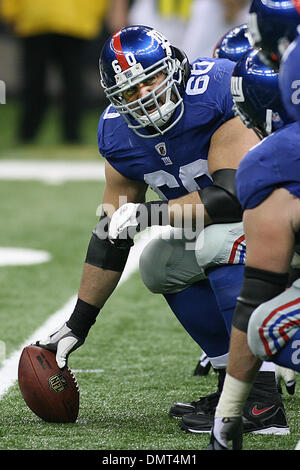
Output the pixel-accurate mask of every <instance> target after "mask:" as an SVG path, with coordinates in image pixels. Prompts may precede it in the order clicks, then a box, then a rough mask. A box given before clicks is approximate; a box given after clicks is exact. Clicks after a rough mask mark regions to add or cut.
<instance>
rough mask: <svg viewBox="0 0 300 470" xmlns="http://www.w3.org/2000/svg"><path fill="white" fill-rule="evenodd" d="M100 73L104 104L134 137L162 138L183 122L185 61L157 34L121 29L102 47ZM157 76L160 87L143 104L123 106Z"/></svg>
mask: <svg viewBox="0 0 300 470" xmlns="http://www.w3.org/2000/svg"><path fill="white" fill-rule="evenodd" d="M99 68H100V77H101V84H102V86H103V88H104V92H105V94H106V96H107V98H108V99H109V100H110V102H111V103H112V105H113V106H114V108H115V110H116V111H117V112H118V113H119V114H121V115H122V116H123V117H124V119H125V121H126V122H127V125H128V127H129V128H130V129H132V130H133V131H134V132H135V133H136V134H137V135H139V136H141V137H144V138H149V137H155V136H157V135H160V134H164V133H165V132H166V131H167V130H169V129H170V128H171V127H173V126H174V125H175V124H176V123H177V122H178V121H179V119H180V118H181V116H182V114H183V110H184V105H183V99H182V95H183V92H184V85H185V82H186V79H187V76H188V74H189V64H188V60H187V57H186V56H185V54H184V53H183V52H182V51H180V50H179V49H177V48H175V47H174V46H172V45H171V44H170V42H169V41H168V40H167V39H166V38H165V37H164V36H163V35H162V34H161V33H159V32H158V31H156V30H154V29H153V28H151V27H148V26H129V27H126V28H122V29H120V30H119V31H117V32H116V33H115V34H114V35H113V36H112V37H111V38H110V39H109V40H108V41H107V42H106V43H105V45H104V47H103V49H102V52H101V55H100V59H99ZM159 73H161V74H163V81H162V82H160V83H159V85H158V86H156V87H155V88H153V89H152V90H151V91H150V92H149V93H147V94H146V96H143V97H142V98H137V99H134V100H130V102H127V101H126V99H125V97H124V93H125V92H127V91H128V90H131V89H132V90H133V91H134V90H135V88H137V85H138V84H140V83H144V82H145V81H146V80H149V79H151V77H154V76H157V74H159ZM149 126H150V127H149ZM145 128H148V129H147V130H145ZM149 129H150V132H149Z"/></svg>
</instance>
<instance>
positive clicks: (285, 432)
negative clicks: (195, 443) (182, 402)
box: [180, 423, 290, 436]
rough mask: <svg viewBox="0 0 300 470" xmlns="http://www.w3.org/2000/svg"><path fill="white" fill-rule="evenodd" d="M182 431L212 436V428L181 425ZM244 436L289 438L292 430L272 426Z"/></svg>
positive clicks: (248, 432) (247, 432)
mask: <svg viewBox="0 0 300 470" xmlns="http://www.w3.org/2000/svg"><path fill="white" fill-rule="evenodd" d="M180 427H181V429H182V430H183V431H184V432H187V433H188V432H190V433H192V434H210V432H211V428H210V429H193V428H189V427H187V426H185V425H183V424H182V423H181V425H180ZM243 434H272V435H275V436H287V435H289V434H290V428H277V427H275V426H271V427H270V428H265V429H257V430H254V431H244V433H243Z"/></svg>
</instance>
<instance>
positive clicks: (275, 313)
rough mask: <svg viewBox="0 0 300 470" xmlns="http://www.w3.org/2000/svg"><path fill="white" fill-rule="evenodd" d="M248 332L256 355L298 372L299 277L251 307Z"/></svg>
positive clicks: (299, 325) (299, 332)
mask: <svg viewBox="0 0 300 470" xmlns="http://www.w3.org/2000/svg"><path fill="white" fill-rule="evenodd" d="M247 334H248V344H249V347H250V349H251V351H252V352H253V354H254V355H255V356H256V357H258V358H260V359H262V360H264V359H266V360H272V361H273V362H275V363H276V364H278V365H280V366H282V367H287V368H288V369H293V370H295V371H297V372H300V279H298V280H296V281H295V282H294V283H293V285H292V286H291V287H290V288H289V289H287V290H286V291H284V292H283V293H282V294H280V295H278V296H277V297H275V298H274V299H271V300H270V301H268V302H265V303H263V304H261V305H260V306H259V307H258V308H257V309H256V310H254V312H253V314H252V316H251V318H250V321H249V326H248V333H247Z"/></svg>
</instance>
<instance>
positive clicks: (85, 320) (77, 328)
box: [66, 299, 100, 339]
mask: <svg viewBox="0 0 300 470" xmlns="http://www.w3.org/2000/svg"><path fill="white" fill-rule="evenodd" d="M99 312H100V308H98V307H95V306H94V305H90V304H88V303H87V302H84V301H83V300H81V299H77V302H76V305H75V308H74V310H73V313H72V315H71V316H70V318H69V320H68V321H67V323H66V324H67V326H68V327H69V328H71V330H72V332H73V333H74V335H76V336H78V337H79V338H82V339H85V338H86V337H87V335H88V332H89V330H90V328H91V327H92V326H93V324H94V323H95V321H96V318H97V316H98V314H99Z"/></svg>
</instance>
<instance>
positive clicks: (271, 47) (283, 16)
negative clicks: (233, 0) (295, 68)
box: [248, 0, 300, 70]
mask: <svg viewBox="0 0 300 470" xmlns="http://www.w3.org/2000/svg"><path fill="white" fill-rule="evenodd" d="M299 23H300V16H299V14H298V12H297V10H296V8H295V5H294V3H293V2H292V1H290V0H253V2H252V4H251V6H250V11H249V19H248V27H249V33H250V42H251V44H252V45H253V46H254V47H256V48H261V51H260V55H261V58H262V60H263V61H264V62H265V64H266V65H269V66H270V67H272V68H276V69H277V70H278V68H279V64H280V60H281V57H282V55H283V53H284V51H285V49H286V48H287V46H288V45H289V43H290V42H292V41H293V40H294V38H295V37H296V34H297V26H298V25H299Z"/></svg>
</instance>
